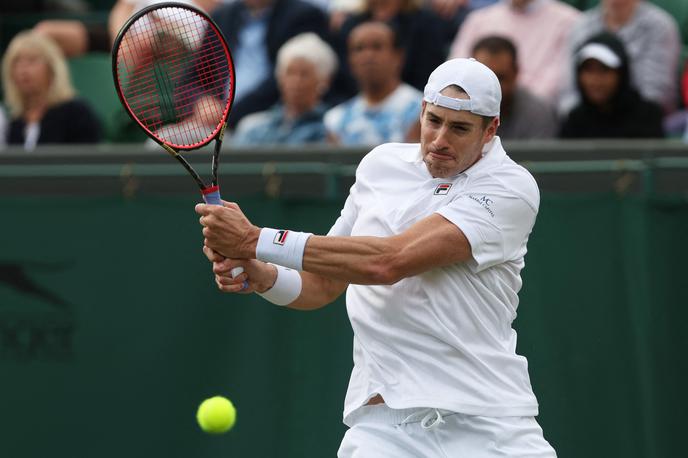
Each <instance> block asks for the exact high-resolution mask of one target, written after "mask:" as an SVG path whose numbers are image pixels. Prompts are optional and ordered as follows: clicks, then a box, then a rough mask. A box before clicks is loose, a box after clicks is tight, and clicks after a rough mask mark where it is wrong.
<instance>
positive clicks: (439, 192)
mask: <svg viewBox="0 0 688 458" xmlns="http://www.w3.org/2000/svg"><path fill="white" fill-rule="evenodd" d="M451 187H452V184H451V183H440V184H438V185H437V187H436V188H435V192H433V195H435V196H446V195H447V193H448V192H449V190H450V189H451Z"/></svg>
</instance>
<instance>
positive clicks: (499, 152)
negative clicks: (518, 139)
mask: <svg viewBox="0 0 688 458" xmlns="http://www.w3.org/2000/svg"><path fill="white" fill-rule="evenodd" d="M399 157H400V159H401V160H402V161H404V162H408V163H418V162H423V157H422V155H421V153H420V143H417V144H416V148H409V149H408V150H406V151H404V152H402V153H401V154H400V155H399ZM505 157H506V151H504V148H503V147H502V141H501V140H500V138H499V137H498V136H496V135H495V136H494V137H493V138H492V140H490V141H489V142H487V143H485V146H483V153H482V157H481V158H480V159H479V160H478V162H476V163H475V164H473V165H472V166H470V167H469V168H468V169H466V170H464V171H463V172H461V173H465V174H466V175H475V174H477V173H480V172H481V171H484V170H486V169H488V168H490V167H493V166H494V165H495V164H500V163H501V162H502V161H503V160H504V158H505ZM459 175H461V174H459Z"/></svg>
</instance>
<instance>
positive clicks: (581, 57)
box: [576, 43, 621, 68]
mask: <svg viewBox="0 0 688 458" xmlns="http://www.w3.org/2000/svg"><path fill="white" fill-rule="evenodd" d="M588 59H595V60H597V61H600V62H602V63H603V64H604V65H606V66H607V67H609V68H619V67H621V58H620V57H619V56H617V55H616V53H615V52H614V51H612V50H611V49H610V48H609V47H608V46H605V45H603V44H601V43H589V44H587V45H585V46H583V47H582V48H581V49H580V51H578V54H577V55H576V60H577V61H578V64H582V63H583V62H585V61H586V60H588Z"/></svg>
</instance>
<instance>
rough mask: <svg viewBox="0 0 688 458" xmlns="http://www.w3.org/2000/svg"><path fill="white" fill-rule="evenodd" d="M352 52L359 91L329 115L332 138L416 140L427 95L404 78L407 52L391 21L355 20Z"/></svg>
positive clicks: (349, 141) (360, 141) (361, 142)
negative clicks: (357, 22) (403, 70)
mask: <svg viewBox="0 0 688 458" xmlns="http://www.w3.org/2000/svg"><path fill="white" fill-rule="evenodd" d="M348 57H349V66H350V68H351V73H352V75H353V76H354V78H355V80H356V83H357V85H358V88H359V91H360V92H359V94H358V95H356V96H355V97H354V98H352V99H350V100H348V101H346V102H344V103H342V104H340V105H337V106H336V107H334V108H333V109H332V110H330V111H328V112H327V114H326V115H325V126H326V127H327V131H328V136H329V138H330V141H332V142H333V143H341V144H345V145H371V144H379V143H385V142H405V141H409V142H414V141H418V140H419V136H420V122H419V119H420V109H421V102H422V99H423V95H422V94H421V92H420V91H418V90H417V89H415V88H413V87H411V86H410V85H408V84H406V83H402V82H401V72H402V68H403V65H404V53H403V51H402V49H401V44H400V42H399V41H398V39H397V34H396V33H395V30H394V29H393V28H392V26H391V25H389V24H387V23H385V22H379V21H369V22H363V23H361V24H359V25H358V26H356V27H355V28H354V29H353V30H352V31H351V34H350V35H349V39H348Z"/></svg>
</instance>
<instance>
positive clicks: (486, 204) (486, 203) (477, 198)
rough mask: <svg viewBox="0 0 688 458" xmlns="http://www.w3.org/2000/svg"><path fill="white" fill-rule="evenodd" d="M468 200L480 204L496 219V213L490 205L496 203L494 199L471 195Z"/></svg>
mask: <svg viewBox="0 0 688 458" xmlns="http://www.w3.org/2000/svg"><path fill="white" fill-rule="evenodd" d="M468 198H469V199H471V200H474V201H476V202H478V204H480V206H481V207H483V208H484V209H485V210H487V212H488V213H489V214H490V216H491V217H493V218H494V216H495V214H494V211H493V210H492V208H490V205H492V204H493V203H494V201H493V200H492V199H490V198H489V197H487V196H475V195H473V194H469V195H468Z"/></svg>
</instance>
